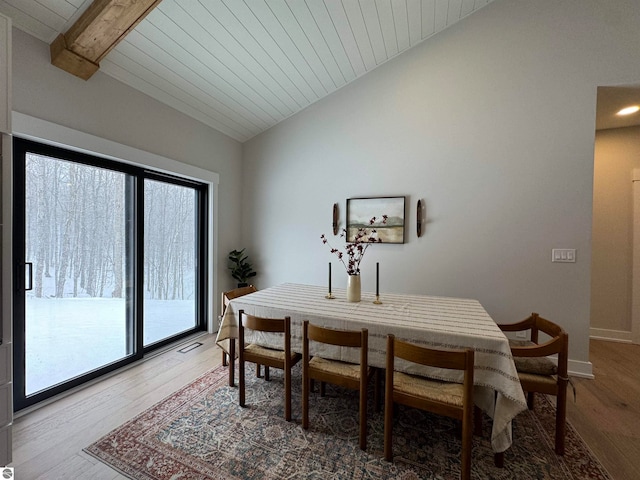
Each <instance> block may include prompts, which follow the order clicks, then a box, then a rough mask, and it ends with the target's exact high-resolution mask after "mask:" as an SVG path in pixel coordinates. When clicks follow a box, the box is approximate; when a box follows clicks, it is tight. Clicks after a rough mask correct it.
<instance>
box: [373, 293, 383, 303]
mask: <svg viewBox="0 0 640 480" xmlns="http://www.w3.org/2000/svg"><path fill="white" fill-rule="evenodd" d="M373 303H375V304H376V305H382V302H381V301H380V295H376V299H375V300H374V301H373Z"/></svg>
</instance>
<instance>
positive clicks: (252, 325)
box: [238, 310, 291, 353]
mask: <svg viewBox="0 0 640 480" xmlns="http://www.w3.org/2000/svg"><path fill="white" fill-rule="evenodd" d="M238 313H239V317H240V322H239V325H238V326H239V328H238V342H239V345H240V348H241V349H242V348H244V345H245V341H244V336H245V332H244V330H245V328H248V329H250V330H255V331H260V332H269V333H284V351H285V352H287V353H289V352H291V318H290V317H284V318H263V317H256V316H253V315H248V314H246V313H244V310H240V311H239V312H238Z"/></svg>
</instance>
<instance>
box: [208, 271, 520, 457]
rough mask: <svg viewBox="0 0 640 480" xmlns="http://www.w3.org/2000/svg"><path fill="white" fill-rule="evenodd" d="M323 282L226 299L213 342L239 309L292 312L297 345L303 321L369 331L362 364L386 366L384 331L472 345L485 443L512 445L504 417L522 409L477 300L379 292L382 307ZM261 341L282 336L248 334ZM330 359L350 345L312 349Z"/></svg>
mask: <svg viewBox="0 0 640 480" xmlns="http://www.w3.org/2000/svg"><path fill="white" fill-rule="evenodd" d="M326 293H327V292H326V288H325V287H318V286H310V285H299V284H291V283H287V284H283V285H278V286H275V287H271V288H267V289H265V290H260V291H258V292H256V293H252V294H250V295H245V296H243V297H240V298H237V299H235V300H232V301H231V303H230V304H229V306H228V307H227V310H226V312H225V315H224V317H223V318H222V321H221V324H220V329H219V331H218V337H217V340H216V341H217V343H218V345H220V346H221V347H222V348H223V349H224V350H225V351H227V352H228V350H229V348H228V346H229V339H230V338H237V337H238V312H239V311H240V310H241V309H242V310H244V311H245V312H246V313H248V314H250V315H256V316H261V317H272V318H282V317H284V316H287V315H288V316H289V317H291V347H292V349H293V350H294V351H297V352H301V351H302V322H303V321H304V320H309V322H310V323H313V324H317V325H321V326H326V327H333V328H340V329H346V330H357V329H360V328H367V329H368V331H369V363H370V364H371V365H373V366H375V367H380V368H384V367H385V365H386V358H385V356H386V337H387V334H389V333H392V334H394V335H395V336H396V337H397V338H399V339H403V340H407V341H410V342H413V343H416V344H418V345H423V346H428V347H435V348H438V347H440V348H464V347H471V348H473V349H474V350H475V369H474V384H475V388H474V398H475V403H476V405H478V406H479V407H480V408H481V409H482V410H484V411H485V412H487V413H488V414H489V415H490V416H491V417H492V418H493V427H492V434H491V444H492V447H493V449H494V451H496V452H502V451H504V450H506V449H507V448H509V447H510V446H511V442H512V437H511V420H512V419H513V418H514V417H515V416H516V415H517V414H518V413H520V412H521V411H523V410H525V409H526V408H527V405H526V401H525V397H524V394H523V392H522V387H521V385H520V382H519V380H518V374H517V372H516V367H515V364H514V362H513V357H512V356H511V349H510V347H509V342H508V340H507V337H506V336H505V335H504V333H503V332H502V331H501V330H500V328H499V327H498V326H497V325H496V323H495V322H494V321H493V320H492V319H491V317H490V316H489V314H488V313H487V312H486V311H485V309H484V308H483V307H482V305H481V304H480V302H478V301H477V300H471V299H461V298H451V297H433V296H426V295H399V294H384V295H383V296H381V298H380V300H381V301H382V302H383V303H382V305H376V304H374V303H373V300H374V299H375V296H374V295H373V294H369V293H366V292H363V294H362V301H361V302H358V303H350V302H347V300H346V292H345V290H344V289H336V290H335V291H334V292H333V294H334V295H335V297H336V298H335V299H332V300H329V299H326V298H325V295H326ZM248 340H250V341H255V342H258V343H260V344H263V345H265V346H273V347H277V346H281V343H282V340H278V339H277V338H275V339H272V338H270V337H269V336H265V335H261V336H260V337H259V338H253V339H252V338H248ZM311 353H312V354H319V355H323V356H327V357H328V358H334V359H336V360H344V361H351V362H354V363H358V362H359V357H358V352H357V351H354V349H350V348H337V347H327V346H324V345H323V350H322V351H320V350H314V346H312V348H311ZM397 363H398V364H397V368H399V369H401V370H405V371H407V372H409V373H420V374H425V375H429V376H432V377H435V378H440V379H444V380H455V381H461V376H460V375H458V372H455V371H454V372H452V371H449V370H439V369H438V370H435V369H428V370H426V369H424V368H423V367H420V368H415V367H414V366H412V367H409V366H407V365H406V364H403V363H401V362H398V361H397Z"/></svg>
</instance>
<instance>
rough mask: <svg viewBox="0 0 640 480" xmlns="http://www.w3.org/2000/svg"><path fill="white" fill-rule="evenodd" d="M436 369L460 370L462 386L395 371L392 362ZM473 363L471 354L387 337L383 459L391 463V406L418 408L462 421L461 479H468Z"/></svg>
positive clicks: (472, 407)
mask: <svg viewBox="0 0 640 480" xmlns="http://www.w3.org/2000/svg"><path fill="white" fill-rule="evenodd" d="M396 357H397V358H400V359H403V360H405V361H407V362H412V363H417V364H420V365H426V366H430V367H436V368H446V369H453V370H461V371H462V372H463V374H464V375H463V381H462V384H459V383H452V382H444V381H440V380H432V379H429V378H425V377H422V376H417V375H409V374H406V373H402V372H399V371H396V370H395V366H396V365H395V359H396ZM473 362H474V352H473V350H472V349H470V348H467V349H464V350H434V349H431V348H425V347H421V346H418V345H415V344H412V343H408V342H404V341H402V340H397V339H396V338H395V337H394V336H393V335H388V336H387V362H386V364H387V371H386V377H385V395H384V458H385V459H386V460H388V461H390V462H392V461H393V438H392V437H393V410H394V404H396V403H398V404H403V405H407V406H409V407H412V408H419V409H421V410H426V411H429V412H432V413H435V414H438V415H444V416H447V417H452V418H455V419H458V420H461V421H462V452H461V457H462V461H461V478H463V479H468V478H470V476H471V442H472V437H473V428H474V425H473V412H474V405H473Z"/></svg>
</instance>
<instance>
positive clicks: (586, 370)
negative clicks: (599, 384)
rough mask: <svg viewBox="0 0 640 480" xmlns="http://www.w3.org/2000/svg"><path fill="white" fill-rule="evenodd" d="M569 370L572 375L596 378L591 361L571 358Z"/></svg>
mask: <svg viewBox="0 0 640 480" xmlns="http://www.w3.org/2000/svg"><path fill="white" fill-rule="evenodd" d="M567 370H568V371H569V375H570V376H572V377H581V378H589V379H591V380H593V379H594V378H595V377H594V376H593V364H592V363H591V362H582V361H579V360H569V362H568V365H567Z"/></svg>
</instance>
